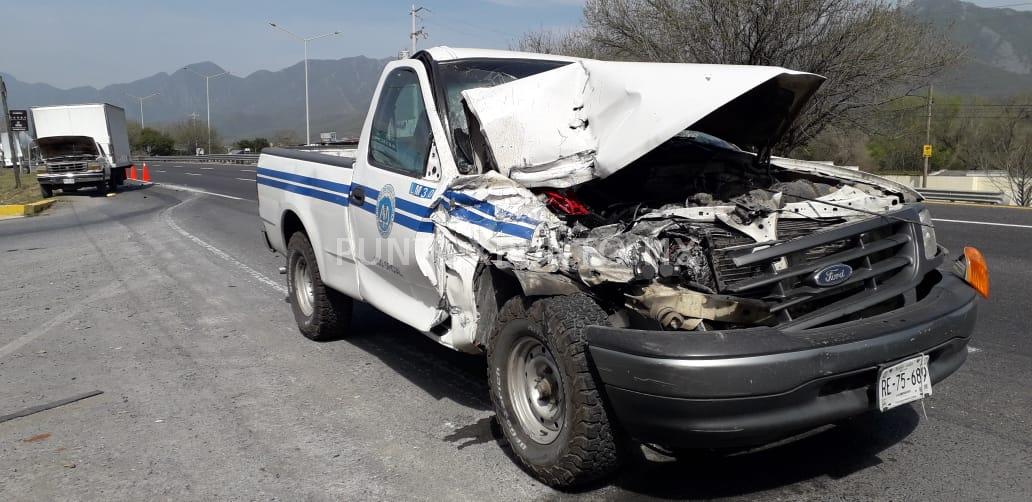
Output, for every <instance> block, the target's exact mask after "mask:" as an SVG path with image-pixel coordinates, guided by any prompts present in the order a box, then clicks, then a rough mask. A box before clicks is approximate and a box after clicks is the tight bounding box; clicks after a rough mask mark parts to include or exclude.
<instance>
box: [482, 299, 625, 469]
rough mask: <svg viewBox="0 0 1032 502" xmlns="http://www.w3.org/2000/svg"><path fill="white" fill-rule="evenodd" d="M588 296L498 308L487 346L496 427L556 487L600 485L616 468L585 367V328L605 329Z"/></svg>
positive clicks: (612, 443)
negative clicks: (493, 328) (596, 483)
mask: <svg viewBox="0 0 1032 502" xmlns="http://www.w3.org/2000/svg"><path fill="white" fill-rule="evenodd" d="M605 322H606V313H605V311H603V310H602V309H601V308H600V307H599V306H598V305H597V304H596V303H595V301H594V300H592V299H591V298H590V297H588V296H587V295H583V294H577V295H571V296H555V297H549V298H542V299H538V300H536V301H534V302H532V303H530V302H529V301H528V300H526V299H524V298H522V297H516V298H513V299H511V300H509V301H508V302H507V303H506V304H505V305H504V306H502V309H501V312H500V313H499V316H498V323H497V325H496V329H495V330H494V333H493V334H492V335H491V338H490V340H489V341H488V344H487V364H488V380H489V383H490V394H491V401H492V402H493V403H494V408H495V413H496V414H497V417H498V423H499V425H500V426H501V429H502V432H503V435H504V436H505V438H506V439H507V440H508V443H509V445H510V446H511V448H512V451H513V453H514V454H515V455H516V458H517V459H519V461H520V462H521V463H522V464H523V465H524V466H525V467H526V468H527V469H528V470H529V471H530V472H531V473H532V474H533V475H534V476H535V477H537V478H538V479H540V480H541V481H543V482H545V483H547V484H548V485H551V486H554V487H570V486H576V485H583V484H585V483H590V482H593V481H597V480H600V479H603V478H605V477H607V476H609V475H611V474H613V473H615V472H616V471H617V469H618V468H619V466H620V461H619V455H618V448H617V441H616V439H615V438H614V428H615V427H614V425H612V424H610V421H609V417H608V415H607V413H606V409H605V406H604V405H603V402H602V395H601V391H600V390H599V388H598V384H597V383H596V381H595V378H594V376H593V375H592V372H591V369H590V367H589V364H588V354H587V344H586V342H585V333H584V328H585V327H586V326H589V325H597V324H605Z"/></svg>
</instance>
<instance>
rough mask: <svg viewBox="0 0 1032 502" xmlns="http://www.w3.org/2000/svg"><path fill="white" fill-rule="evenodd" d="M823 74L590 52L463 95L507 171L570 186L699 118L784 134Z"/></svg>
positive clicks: (740, 130) (769, 138)
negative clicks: (623, 58)
mask: <svg viewBox="0 0 1032 502" xmlns="http://www.w3.org/2000/svg"><path fill="white" fill-rule="evenodd" d="M821 82H823V78H822V77H819V76H817V75H812V74H809V73H801V72H795V71H791V70H786V69H784V68H776V67H765V66H731V65H694V64H663V63H630V62H612V61H595V60H587V59H585V60H579V61H578V62H576V63H573V64H569V65H566V66H562V67H560V68H556V69H554V70H549V71H546V72H543V73H540V74H537V75H533V76H530V77H526V78H522V79H519V80H515V81H513V82H509V83H506V84H502V85H498V86H495V87H490V88H477V89H470V90H466V91H464V92H463V97H464V98H465V102H466V106H467V108H468V109H469V110H470V112H471V113H472V114H473V115H475V116H476V118H477V122H478V123H479V126H480V129H481V133H482V134H483V137H484V138H485V139H486V141H487V144H488V145H489V147H490V149H491V151H492V153H493V157H494V161H495V163H496V167H497V168H498V170H499V171H500V172H501V173H502V174H503V175H506V176H508V177H510V178H512V179H514V180H516V181H519V182H520V183H521V184H523V185H525V186H528V187H538V186H548V187H558V188H562V187H570V186H573V185H576V184H579V183H583V182H584V181H587V180H590V179H592V178H594V177H606V176H609V175H611V174H613V173H615V172H616V171H618V170H620V169H622V168H624V167H626V166H627V165H628V164H630V163H631V162H633V161H635V160H637V159H638V158H640V157H641V156H642V155H644V154H646V153H648V152H649V151H651V150H653V149H654V148H656V147H657V146H659V145H660V144H662V143H663V142H665V141H667V140H669V139H670V138H672V137H674V136H675V135H677V134H678V133H680V132H681V131H683V130H685V129H688V128H694V127H695V125H696V124H697V123H698V124H699V125H701V126H703V127H708V128H710V129H714V130H717V131H720V132H721V133H724V136H723V139H725V140H728V141H731V142H736V141H745V142H747V143H754V142H757V141H763V142H764V144H766V143H770V142H773V141H776V140H777V137H778V136H779V135H780V134H781V132H782V130H783V129H784V128H785V127H786V124H787V123H789V122H791V120H792V119H793V118H794V117H795V114H797V113H798V111H799V107H800V106H801V104H803V103H805V101H806V100H808V99H809V97H810V96H811V95H812V94H813V92H814V91H815V90H816V89H817V87H819V85H820V83H821ZM757 93H759V94H757ZM768 94H771V95H776V96H777V97H778V99H767V100H765V99H763V97H764V96H767V95H768ZM768 97H769V96H768ZM743 106H747V107H749V110H748V113H747V114H743ZM731 124H733V125H734V127H731V126H730V125H731ZM703 132H706V131H703ZM760 138H762V140H761V139H760Z"/></svg>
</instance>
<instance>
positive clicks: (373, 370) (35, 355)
mask: <svg viewBox="0 0 1032 502" xmlns="http://www.w3.org/2000/svg"><path fill="white" fill-rule="evenodd" d="M165 164H166V163H160V164H154V165H151V166H150V168H151V169H152V177H154V178H155V180H156V181H158V182H160V183H174V184H177V185H185V186H189V187H191V188H193V189H196V190H203V191H207V192H212V193H220V194H223V195H228V196H230V197H234V198H226V197H218V196H209V195H202V194H194V193H188V192H181V191H170V190H166V189H164V188H161V187H160V186H155V187H152V188H146V189H138V188H137V189H132V190H128V191H125V192H122V193H120V194H119V195H118V196H117V197H114V198H103V197H91V196H89V195H88V194H77V195H71V196H63V197H61V198H60V200H59V202H58V206H57V207H56V208H55V209H54V211H52V212H51V213H48V214H46V215H45V216H43V217H40V218H35V219H31V220H14V221H6V222H0V243H3V246H0V248H2V249H0V250H2V251H5V253H4V254H3V255H0V256H4V257H5V258H6V261H5V262H3V264H0V270H2V271H3V276H4V278H5V284H6V285H7V289H5V290H3V291H2V292H0V304H2V305H12V306H15V307H14V308H5V309H4V311H3V314H2V315H0V326H3V327H4V329H0V382H3V385H0V403H15V404H17V406H16V407H19V408H20V407H22V406H23V405H24V406H28V405H31V404H35V403H36V402H38V401H40V400H43V401H45V400H50V399H57V398H60V397H64V395H66V394H67V393H68V392H70V391H71V390H73V389H75V390H78V386H89V387H90V389H85V390H92V388H99V389H102V390H105V391H107V394H105V397H102V398H97V400H96V401H93V402H90V401H84V402H83V403H80V404H77V405H73V406H69V407H65V408H62V409H60V410H54V411H53V412H47V414H39V415H37V416H35V417H36V418H34V419H28V420H26V419H21V420H19V421H17V422H15V421H12V422H9V423H7V424H0V472H5V473H10V474H9V475H8V476H7V479H6V481H5V482H4V483H0V498H9V497H3V496H2V494H3V493H4V491H5V490H11V491H10V493H14V494H17V493H30V491H29V490H34V491H32V492H31V493H37V494H40V495H41V498H82V496H83V495H82V494H84V493H106V494H109V495H110V494H111V493H117V494H119V498H142V497H143V496H147V495H150V494H153V493H155V492H159V493H168V494H170V495H171V494H173V493H175V494H180V495H181V494H184V493H185V494H189V496H190V497H191V498H202V499H205V498H259V497H261V498H273V497H278V498H288V499H289V498H298V497H299V496H305V497H309V498H315V499H323V498H326V499H340V498H415V499H467V500H469V499H486V498H491V499H498V500H516V499H522V500H525V499H548V498H556V497H560V496H564V497H566V498H571V499H584V500H626V499H631V498H652V497H660V498H728V499H743V500H784V499H791V500H828V499H904V500H906V499H946V500H1022V499H1024V495H1027V494H1028V493H1030V492H1032V443H1030V434H1029V432H1030V417H1029V411H1028V410H1030V409H1032V393H1029V392H1028V391H1027V388H1028V384H1027V382H1028V381H1030V380H1032V354H1030V351H1029V348H1030V346H1032V344H1030V343H1029V342H1028V334H1027V326H1028V324H1029V323H1028V321H1027V316H1028V313H1029V310H1030V309H1029V301H1028V299H1027V289H1028V287H1027V285H1028V284H1030V283H1032V267H1029V252H1030V251H1032V229H1029V230H1025V229H1024V228H1021V227H994V226H987V225H979V224H971V223H953V222H937V232H938V235H939V238H940V241H941V242H943V244H944V245H946V246H947V247H949V248H950V249H951V250H952V251H953V253H954V255H955V254H956V252H958V251H959V250H960V249H961V247H962V246H963V245H974V246H976V247H979V248H980V249H981V250H982V251H983V253H984V254H985V255H986V256H987V258H988V260H989V263H990V269H991V271H992V273H993V299H992V300H991V301H989V302H983V304H982V306H981V316H980V319H979V322H978V327H977V330H976V335H975V336H976V338H975V341H974V342H973V347H974V350H973V351H972V352H971V354H970V355H969V360H968V362H967V363H966V364H965V366H964V367H963V368H962V369H961V370H960V371H958V373H957V374H955V375H954V376H953V377H951V378H950V379H949V380H947V381H946V382H944V383H943V384H941V385H938V386H936V388H935V394H934V395H933V396H932V397H931V398H929V399H927V400H926V401H925V406H920V405H912V406H904V407H901V408H898V409H896V410H892V411H891V412H889V413H885V414H872V415H870V416H865V417H861V418H859V419H856V420H852V421H849V422H847V423H845V424H843V425H841V426H838V427H835V428H832V429H830V430H828V431H824V432H821V433H818V434H814V435H811V436H809V437H806V438H803V439H800V440H798V441H794V442H789V443H785V444H780V445H774V446H772V447H769V448H766V449H763V450H761V451H757V452H752V453H748V454H745V455H737V456H731V457H726V456H715V455H710V454H705V453H700V454H699V456H698V457H695V458H690V459H685V460H679V461H655V462H648V463H643V464H635V465H632V466H631V468H630V469H628V471H627V472H626V473H624V475H622V476H621V477H620V478H618V479H617V480H615V481H614V483H613V484H612V485H608V486H602V487H597V488H595V489H591V490H588V491H586V492H583V493H574V494H566V495H563V494H559V493H557V492H554V491H552V490H550V489H548V488H546V487H544V486H542V485H540V484H538V483H536V482H534V481H532V480H531V479H530V478H529V477H527V476H526V474H524V473H523V472H522V471H520V470H519V469H518V468H517V467H516V466H515V465H514V464H513V462H512V461H511V459H510V458H508V456H507V455H506V453H505V450H504V449H502V448H501V447H500V446H499V444H498V443H497V439H496V435H495V433H494V431H493V429H492V415H493V412H492V411H491V407H490V402H489V400H488V399H487V389H486V385H485V383H484V365H483V362H482V360H481V359H479V358H476V357H472V356H463V355H461V354H455V353H452V352H450V351H448V350H447V349H444V348H442V347H440V346H439V345H437V344H435V343H433V342H432V341H430V340H428V339H426V338H425V337H423V336H422V335H419V334H418V333H414V332H413V331H412V330H410V329H408V328H406V327H404V326H401V325H399V324H398V323H396V322H394V321H392V320H390V319H388V318H386V317H385V316H383V315H382V314H380V313H378V312H376V311H374V310H372V309H369V308H368V307H364V306H360V307H359V310H358V311H357V312H356V320H355V334H354V336H352V337H350V338H348V339H345V340H340V341H336V342H330V343H313V342H309V341H307V340H305V339H303V338H302V337H301V336H300V335H298V334H297V332H296V328H295V327H294V325H293V318H292V316H291V313H290V309H289V306H288V305H287V304H286V303H285V302H284V301H283V295H282V288H283V285H284V282H283V277H282V276H280V275H278V274H276V268H277V267H278V266H280V265H282V257H279V256H277V255H275V254H273V253H269V252H268V251H266V250H265V249H264V248H263V245H262V244H261V242H260V239H259V238H258V235H257V232H256V226H257V221H258V220H257V205H256V203H255V201H254V195H253V190H254V187H253V182H251V183H252V184H250V185H249V184H248V183H246V182H245V181H242V180H237V179H235V178H247V177H248V175H250V177H251V178H252V179H253V173H248V172H247V171H246V170H247V169H253V166H250V167H249V166H212V165H203V164H172V165H169V166H165ZM159 166H160V167H159ZM174 166H180V167H174ZM202 167H208V168H211V169H202ZM159 170H160V171H164V172H158V171H159ZM190 173H193V174H190ZM159 176H160V177H159ZM230 181H236V182H238V183H239V184H234V183H230ZM238 198H239V199H242V200H238ZM932 210H933V214H934V216H935V217H936V218H941V219H949V220H956V221H978V222H986V223H1007V224H1014V225H1028V226H1032V211H1026V210H1015V209H1003V208H981V207H968V206H955V205H938V204H937V205H934V206H933V207H932ZM104 246H109V247H107V248H105V247H104ZM105 249H106V252H105V251H104V250H105ZM252 272H253V273H257V274H260V275H261V276H262V277H264V278H265V279H267V280H268V281H271V283H272V285H270V284H268V283H266V282H264V281H262V280H259V279H257V278H256V277H255V275H254V274H253V273H252ZM127 299H128V301H127ZM45 306H46V307H50V308H51V310H44V307H45ZM76 309H77V310H76ZM16 342H18V343H22V345H18V346H15V348H14V349H5V348H6V347H11V346H12V345H11V344H12V343H16ZM123 351H125V352H123ZM73 377H75V379H74V380H73ZM41 396H42V397H41ZM5 411H6V410H0V414H2V413H4V412H5ZM47 432H49V433H53V434H54V436H53V439H50V440H47V441H49V443H48V442H43V443H33V442H28V443H27V442H22V439H25V438H30V437H33V436H35V435H37V434H41V433H47ZM60 448H64V450H62V451H60V452H55V450H57V449H60ZM66 452H67V453H66ZM66 463H73V464H77V467H76V469H69V468H62V467H61V466H62V465H64V464H66ZM141 465H142V466H145V467H144V468H142V469H141V468H139V466H141ZM134 469H135V470H134ZM35 473H41V474H39V475H37V474H35ZM73 474H74V475H73ZM299 494H303V495H299Z"/></svg>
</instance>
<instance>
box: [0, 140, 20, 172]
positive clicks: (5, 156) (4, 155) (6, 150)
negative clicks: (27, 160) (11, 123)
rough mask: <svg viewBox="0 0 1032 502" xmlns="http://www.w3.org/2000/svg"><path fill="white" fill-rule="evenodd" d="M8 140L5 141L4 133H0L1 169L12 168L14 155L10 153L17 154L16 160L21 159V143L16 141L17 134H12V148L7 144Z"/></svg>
mask: <svg viewBox="0 0 1032 502" xmlns="http://www.w3.org/2000/svg"><path fill="white" fill-rule="evenodd" d="M9 143H10V140H8V139H7V133H6V132H0V166H2V167H14V155H12V152H17V153H18V160H19V161H23V160H24V159H22V150H21V142H20V141H18V133H14V148H11V145H10V144H9Z"/></svg>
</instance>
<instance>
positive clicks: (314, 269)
mask: <svg viewBox="0 0 1032 502" xmlns="http://www.w3.org/2000/svg"><path fill="white" fill-rule="evenodd" d="M287 295H288V297H289V299H290V306H291V308H292V309H293V311H294V320H296V321H297V327H298V329H300V330H301V334H302V335H304V336H305V337H306V338H308V339H310V340H315V341H326V340H332V339H335V338H339V337H341V336H343V335H344V334H345V333H344V332H345V330H347V328H348V325H349V324H350V323H351V307H352V300H351V298H350V297H349V296H347V295H344V294H342V293H339V292H337V291H334V290H332V289H330V288H328V287H327V286H326V285H325V284H323V282H322V275H321V274H320V273H319V264H318V263H317V262H316V261H315V251H313V250H312V244H311V242H310V241H309V240H308V236H307V235H305V234H304V233H302V232H297V233H295V234H294V235H292V236H291V237H290V241H289V243H288V244H287Z"/></svg>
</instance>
